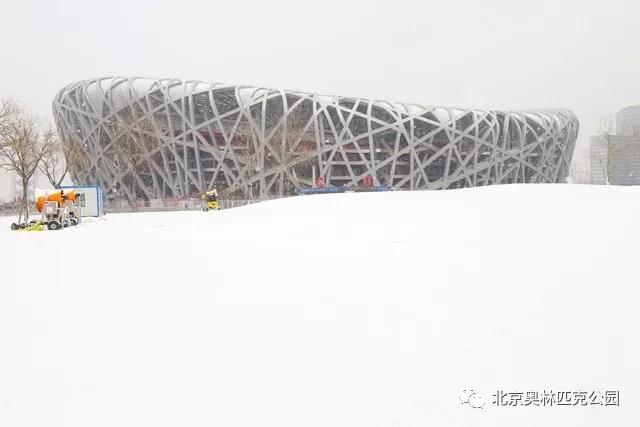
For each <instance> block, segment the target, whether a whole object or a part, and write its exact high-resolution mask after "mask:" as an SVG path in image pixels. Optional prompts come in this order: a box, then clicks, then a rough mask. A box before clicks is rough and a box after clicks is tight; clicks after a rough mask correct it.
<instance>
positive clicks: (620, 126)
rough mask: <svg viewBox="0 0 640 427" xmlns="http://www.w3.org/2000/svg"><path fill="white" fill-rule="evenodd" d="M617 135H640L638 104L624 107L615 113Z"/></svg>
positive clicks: (639, 106)
mask: <svg viewBox="0 0 640 427" xmlns="http://www.w3.org/2000/svg"><path fill="white" fill-rule="evenodd" d="M616 134H617V135H618V136H640V105H634V106H632V107H626V108H623V109H622V110H620V111H618V114H616Z"/></svg>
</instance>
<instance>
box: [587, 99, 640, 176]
mask: <svg viewBox="0 0 640 427" xmlns="http://www.w3.org/2000/svg"><path fill="white" fill-rule="evenodd" d="M591 183H592V184H612V185H640V105H636V106H632V107H626V108H623V109H622V110H620V111H619V112H618V114H616V133H615V135H597V136H594V137H592V138H591Z"/></svg>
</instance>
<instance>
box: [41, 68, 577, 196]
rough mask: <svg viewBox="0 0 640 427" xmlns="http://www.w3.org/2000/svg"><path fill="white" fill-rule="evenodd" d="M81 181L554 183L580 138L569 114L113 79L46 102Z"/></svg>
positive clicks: (229, 187) (273, 191) (276, 187)
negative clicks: (51, 106) (369, 180)
mask: <svg viewBox="0 0 640 427" xmlns="http://www.w3.org/2000/svg"><path fill="white" fill-rule="evenodd" d="M53 110H54V116H55V119H56V122H57V126H58V130H59V132H60V135H61V137H62V139H63V141H64V142H65V144H67V146H68V147H69V148H70V149H71V152H72V153H76V154H74V160H73V161H72V175H73V178H74V180H75V181H76V183H78V184H85V183H91V184H99V185H100V186H102V187H103V189H104V190H105V192H107V193H109V192H111V191H114V192H115V191H119V192H121V193H122V194H124V195H126V197H127V198H129V199H130V200H134V199H137V198H145V199H154V198H165V197H184V196H188V195H190V194H193V193H201V192H202V191H205V190H206V189H210V188H212V187H214V186H215V187H217V188H218V190H219V191H222V192H223V194H226V195H227V196H229V197H232V196H237V197H249V198H257V197H260V198H269V197H279V196H284V195H288V194H292V193H293V192H294V191H295V189H297V188H304V187H310V186H313V185H314V182H315V179H316V178H317V177H320V176H321V177H324V179H325V181H326V182H327V184H332V185H342V184H346V185H357V184H358V183H359V182H360V181H361V180H362V179H363V177H365V176H367V175H369V176H371V177H373V180H374V183H375V184H376V185H384V186H388V187H390V188H392V189H410V190H413V189H447V188H460V187H470V186H480V185H489V184H503V183H522V182H563V181H564V180H565V178H566V176H567V173H568V169H569V165H570V162H571V156H572V153H573V148H574V145H575V141H576V137H577V133H578V121H577V119H576V117H575V116H574V114H573V113H571V112H570V111H567V110H532V111H522V112H501V111H493V110H490V111H481V110H465V109H458V108H444V107H428V106H421V105H415V104H402V103H391V102H386V101H375V100H368V99H362V98H352V97H339V96H323V95H317V94H312V93H302V92H295V91H287V90H275V89H268V88H260V87H250V86H230V85H225V84H221V83H206V82H200V81H180V80H175V79H148V78H123V77H109V78H99V79H93V80H85V81H80V82H76V83H72V84H70V85H68V86H67V87H65V88H64V89H62V90H61V91H60V92H59V93H58V94H57V96H56V97H55V100H54V102H53Z"/></svg>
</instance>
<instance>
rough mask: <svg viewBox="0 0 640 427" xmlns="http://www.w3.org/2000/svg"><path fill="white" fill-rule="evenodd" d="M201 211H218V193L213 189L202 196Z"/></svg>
mask: <svg viewBox="0 0 640 427" xmlns="http://www.w3.org/2000/svg"><path fill="white" fill-rule="evenodd" d="M202 200H203V203H202V210H203V211H204V212H207V211H210V210H217V211H219V210H220V201H219V200H218V191H217V190H216V189H215V188H214V189H213V190H211V191H207V192H206V193H204V194H203V195H202Z"/></svg>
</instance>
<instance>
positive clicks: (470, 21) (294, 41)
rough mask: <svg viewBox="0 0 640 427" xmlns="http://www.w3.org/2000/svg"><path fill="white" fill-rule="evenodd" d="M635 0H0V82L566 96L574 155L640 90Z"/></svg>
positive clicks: (12, 92) (439, 99)
mask: <svg viewBox="0 0 640 427" xmlns="http://www.w3.org/2000/svg"><path fill="white" fill-rule="evenodd" d="M639 42H640V1H639V0H582V1H579V0H536V1H531V0H524V1H518V0H482V1H477V0H457V1H446V0H440V1H430V0H423V1H407V0H387V1H384V2H379V1H376V0H367V1H364V0H362V1H361V0H358V1H349V0H342V1H334V0H322V1H303V0H297V1H295V0H287V1H285V0H263V1H258V0H255V1H252V0H228V1H223V2H218V1H197V0H170V1H169V0H144V1H136V0H128V1H122V0H103V1H91V0H68V1H62V0H42V1H35V0H0V46H1V47H2V50H3V52H2V60H1V63H0V77H1V78H0V96H2V97H4V96H13V97H15V98H17V99H18V100H20V101H22V102H24V103H25V104H27V105H29V106H30V107H31V108H33V110H35V111H36V112H37V113H38V114H41V115H45V116H48V117H49V118H51V108H50V104H51V100H52V98H53V96H54V95H55V93H56V92H57V91H58V90H59V89H60V88H61V87H63V86H64V85H66V84H67V83H69V82H72V81H75V80H80V79H85V78H90V77H96V76H108V75H124V76H133V75H137V76H157V77H176V78H180V79H199V80H206V81H221V82H225V83H242V84H251V85H262V86H269V87H279V88H288V89H298V90H305V91H316V92H321V93H328V94H341V95H352V96H363V97H369V98H379V99H389V100H392V101H405V102H416V103H420V104H438V105H446V106H460V107H477V108H496V109H507V110H511V109H526V108H546V107H565V108H569V109H571V110H573V111H574V112H575V113H576V114H577V115H578V117H579V119H580V122H581V132H580V138H579V140H580V141H579V145H580V146H579V148H578V151H577V153H576V154H578V155H580V152H581V150H582V149H583V148H586V142H587V141H588V136H589V135H590V134H592V133H594V132H595V131H596V130H597V129H598V127H599V120H600V119H601V118H603V117H608V116H610V115H611V114H613V113H615V112H616V111H617V110H619V109H620V108H622V107H624V106H627V105H632V104H640V45H639Z"/></svg>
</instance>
